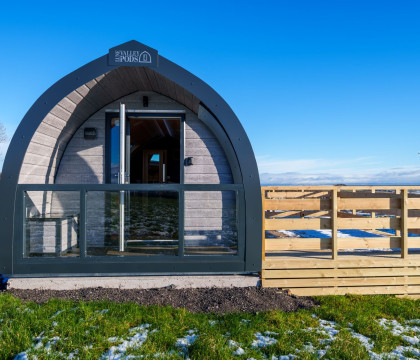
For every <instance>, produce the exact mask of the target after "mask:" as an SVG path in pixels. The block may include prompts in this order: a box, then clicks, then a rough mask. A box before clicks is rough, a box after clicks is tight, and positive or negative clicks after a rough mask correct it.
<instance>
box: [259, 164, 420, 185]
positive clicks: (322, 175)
mask: <svg viewBox="0 0 420 360" xmlns="http://www.w3.org/2000/svg"><path fill="white" fill-rule="evenodd" d="M260 180H261V184H262V185H335V184H346V185H350V184H354V185H356V184H357V185H380V184H383V185H420V168H414V167H401V168H394V169H388V170H384V169H370V170H366V171H363V170H360V171H358V170H355V169H353V170H352V171H349V172H347V173H342V172H340V173H337V172H321V171H320V172H282V173H277V174H273V173H261V174H260Z"/></svg>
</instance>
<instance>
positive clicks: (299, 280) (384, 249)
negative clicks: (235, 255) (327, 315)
mask: <svg viewBox="0 0 420 360" xmlns="http://www.w3.org/2000/svg"><path fill="white" fill-rule="evenodd" d="M262 201H263V254H262V257H263V267H262V285H263V286H265V287H281V288H286V289H290V291H292V292H293V293H294V294H296V295H329V294H345V293H356V294H396V295H419V294H420V186H267V187H262Z"/></svg>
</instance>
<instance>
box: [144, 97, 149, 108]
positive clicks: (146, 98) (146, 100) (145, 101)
mask: <svg viewBox="0 0 420 360" xmlns="http://www.w3.org/2000/svg"><path fill="white" fill-rule="evenodd" d="M143 107H149V97H148V96H143Z"/></svg>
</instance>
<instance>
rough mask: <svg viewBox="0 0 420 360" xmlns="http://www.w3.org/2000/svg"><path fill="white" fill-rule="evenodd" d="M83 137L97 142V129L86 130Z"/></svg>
mask: <svg viewBox="0 0 420 360" xmlns="http://www.w3.org/2000/svg"><path fill="white" fill-rule="evenodd" d="M83 135H84V136H83V137H84V138H85V140H95V139H96V128H85V129H84V132H83Z"/></svg>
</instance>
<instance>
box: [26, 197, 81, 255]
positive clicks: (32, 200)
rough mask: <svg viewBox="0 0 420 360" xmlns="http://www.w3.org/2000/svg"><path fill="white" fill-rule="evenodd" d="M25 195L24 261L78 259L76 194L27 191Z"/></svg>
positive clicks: (77, 206)
mask: <svg viewBox="0 0 420 360" xmlns="http://www.w3.org/2000/svg"><path fill="white" fill-rule="evenodd" d="M24 195H25V249H24V253H25V257H35V256H38V257H39V256H49V257H65V256H79V212H80V193H79V192H78V191H28V192H25V193H24Z"/></svg>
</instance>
